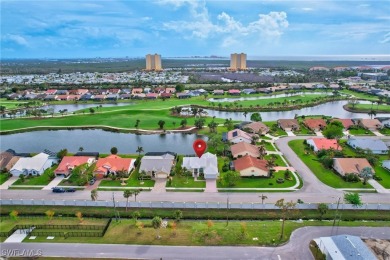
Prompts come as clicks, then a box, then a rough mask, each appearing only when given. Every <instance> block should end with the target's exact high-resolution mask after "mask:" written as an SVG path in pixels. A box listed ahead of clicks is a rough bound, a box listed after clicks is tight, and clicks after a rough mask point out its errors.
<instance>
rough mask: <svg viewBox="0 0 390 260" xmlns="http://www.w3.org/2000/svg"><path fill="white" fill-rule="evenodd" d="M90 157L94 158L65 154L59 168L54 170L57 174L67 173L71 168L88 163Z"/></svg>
mask: <svg viewBox="0 0 390 260" xmlns="http://www.w3.org/2000/svg"><path fill="white" fill-rule="evenodd" d="M89 159H93V157H89V156H64V158H62V161H61V163H60V165H58V167H57V169H56V170H55V171H54V173H56V174H67V173H69V170H71V169H73V168H74V167H77V166H79V165H82V164H84V163H87V162H88V160H89Z"/></svg>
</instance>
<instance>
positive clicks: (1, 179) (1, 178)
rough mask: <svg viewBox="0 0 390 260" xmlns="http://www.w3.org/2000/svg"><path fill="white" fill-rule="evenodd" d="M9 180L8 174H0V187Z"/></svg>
mask: <svg viewBox="0 0 390 260" xmlns="http://www.w3.org/2000/svg"><path fill="white" fill-rule="evenodd" d="M9 178H10V175H9V174H8V173H0V185H1V184H3V183H4V182H6V181H7V180H8V179H9Z"/></svg>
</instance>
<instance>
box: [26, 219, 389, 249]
mask: <svg viewBox="0 0 390 260" xmlns="http://www.w3.org/2000/svg"><path fill="white" fill-rule="evenodd" d="M142 223H144V225H145V227H144V228H143V229H141V230H138V228H137V227H136V226H135V225H134V221H133V220H128V219H122V220H121V222H114V221H113V222H112V223H111V225H110V227H109V228H108V230H107V232H106V234H105V236H104V237H100V238H99V237H88V238H79V237H78V238H73V237H70V238H66V239H65V238H61V237H56V238H55V239H53V240H50V241H51V242H57V243H64V242H65V243H101V244H103V243H104V244H113V243H115V244H139V245H177V246H189V245H191V246H204V245H216V246H227V245H252V246H258V245H278V244H280V243H283V242H286V241H288V239H289V237H290V235H291V233H292V232H293V231H294V230H295V229H297V228H300V227H305V226H331V225H332V221H312V222H309V221H303V223H297V222H294V221H286V223H285V233H284V236H283V238H282V239H280V232H281V222H280V221H250V222H246V223H245V224H244V225H245V226H246V228H245V232H244V234H243V232H242V231H241V230H242V229H241V224H242V222H238V221H230V222H229V225H228V226H226V221H224V220H222V221H212V222H211V223H213V225H212V226H211V227H210V228H209V227H208V225H207V221H181V222H180V223H179V224H178V225H177V227H176V230H175V231H174V230H172V228H170V227H169V226H170V225H169V224H170V223H172V221H169V222H168V227H167V228H161V229H159V231H158V234H159V235H160V236H161V237H160V239H157V238H156V235H157V231H156V230H155V229H153V227H152V226H151V220H142ZM344 225H346V226H383V225H388V223H387V222H386V223H378V222H341V223H340V226H344ZM254 237H256V238H257V239H258V240H253V238H254ZM25 242H48V240H46V238H45V237H37V238H36V239H35V240H29V239H28V238H27V239H26V240H25Z"/></svg>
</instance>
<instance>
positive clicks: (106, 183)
mask: <svg viewBox="0 0 390 260" xmlns="http://www.w3.org/2000/svg"><path fill="white" fill-rule="evenodd" d="M138 169H139V167H137V168H136V169H135V170H134V171H133V172H132V173H131V174H130V177H129V179H128V180H125V183H126V185H121V183H122V181H120V180H114V181H113V180H111V179H107V180H102V181H101V182H100V185H99V187H145V188H147V187H153V186H154V182H155V181H154V180H144V181H143V184H141V181H140V180H138V177H139V172H138Z"/></svg>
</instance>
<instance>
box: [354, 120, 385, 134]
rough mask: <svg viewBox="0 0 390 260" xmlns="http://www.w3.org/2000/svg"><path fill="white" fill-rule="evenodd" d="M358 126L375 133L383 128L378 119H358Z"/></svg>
mask: <svg viewBox="0 0 390 260" xmlns="http://www.w3.org/2000/svg"><path fill="white" fill-rule="evenodd" d="M359 125H360V126H361V127H363V128H364V129H367V130H370V131H376V130H378V129H381V128H382V127H383V126H382V123H381V122H380V121H379V120H378V119H360V120H359Z"/></svg>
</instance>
